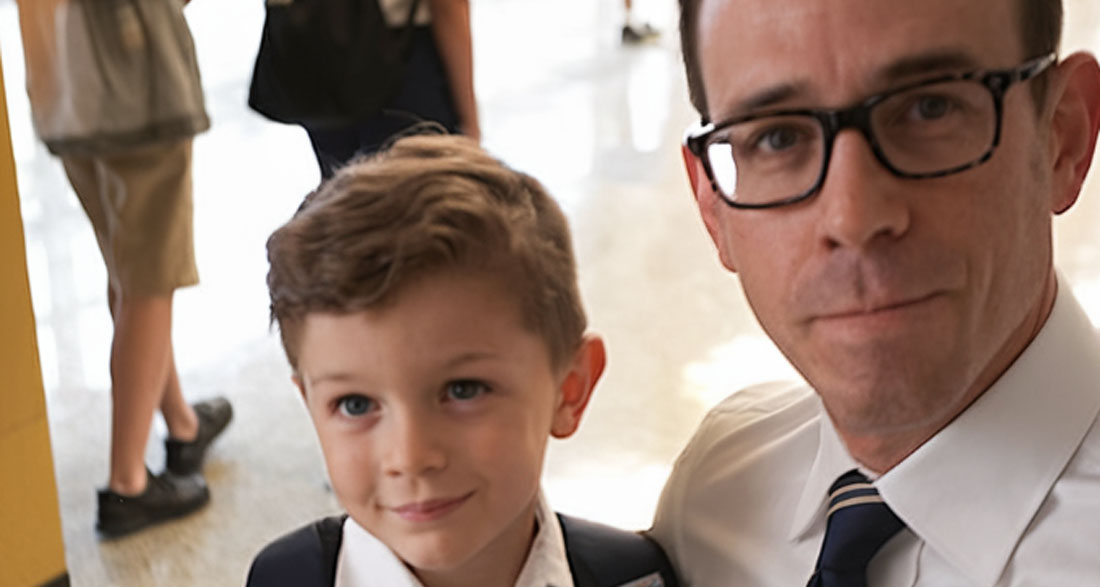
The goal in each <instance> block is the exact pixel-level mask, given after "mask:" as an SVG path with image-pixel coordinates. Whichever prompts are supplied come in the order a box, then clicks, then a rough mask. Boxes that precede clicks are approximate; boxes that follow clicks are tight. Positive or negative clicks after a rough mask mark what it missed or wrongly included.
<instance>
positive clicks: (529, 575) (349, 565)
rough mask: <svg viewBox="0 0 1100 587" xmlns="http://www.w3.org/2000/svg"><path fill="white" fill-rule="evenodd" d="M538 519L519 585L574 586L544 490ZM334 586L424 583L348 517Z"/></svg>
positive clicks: (395, 586) (413, 585) (403, 586)
mask: <svg viewBox="0 0 1100 587" xmlns="http://www.w3.org/2000/svg"><path fill="white" fill-rule="evenodd" d="M535 521H536V523H538V527H539V529H538V533H536V534H535V540H534V542H532V543H531V550H530V552H529V553H528V554H527V561H526V562H525V563H523V569H522V570H520V573H519V577H518V578H517V579H516V587H547V586H553V587H573V574H572V572H570V570H569V559H568V558H566V555H565V539H564V537H563V536H562V531H561V524H559V523H558V518H557V516H556V515H555V514H554V511H553V510H551V509H550V506H549V505H548V504H547V503H546V499H545V497H544V496H543V495H542V492H539V496H538V507H537V508H536V509H535ZM335 587H424V586H423V585H422V584H421V583H420V581H419V580H417V578H416V576H414V575H413V574H412V572H411V571H409V569H408V567H406V566H405V563H403V562H401V559H399V558H397V555H396V554H394V553H393V551H392V550H390V549H389V548H388V547H387V546H386V545H385V544H383V543H382V542H381V541H380V540H378V539H377V538H375V537H374V536H373V535H371V533H370V532H367V531H366V530H364V529H363V527H362V526H360V525H359V524H358V523H356V522H355V520H352V519H351V517H348V518H347V521H346V522H344V537H343V542H341V544H340V555H339V558H338V559H337V561H336V583H335Z"/></svg>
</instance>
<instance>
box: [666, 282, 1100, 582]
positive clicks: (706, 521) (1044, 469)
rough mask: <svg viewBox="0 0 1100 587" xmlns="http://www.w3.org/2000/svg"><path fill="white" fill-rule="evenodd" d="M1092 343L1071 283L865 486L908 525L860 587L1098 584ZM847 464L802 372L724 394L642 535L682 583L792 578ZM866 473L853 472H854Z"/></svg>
mask: <svg viewBox="0 0 1100 587" xmlns="http://www.w3.org/2000/svg"><path fill="white" fill-rule="evenodd" d="M1098 414H1100V340H1098V337H1097V334H1096V332H1095V331H1094V330H1093V326H1092V324H1091V323H1090V322H1089V320H1088V317H1087V316H1086V315H1085V313H1084V312H1083V311H1082V310H1081V308H1080V306H1079V305H1078V303H1077V301H1076V300H1075V299H1074V298H1073V295H1072V293H1070V292H1069V291H1068V288H1066V287H1061V288H1059V293H1058V296H1057V298H1056V300H1055V304H1054V308H1053V310H1052V311H1051V315H1050V317H1049V319H1048V320H1047V322H1046V324H1045V325H1044V326H1043V328H1042V330H1040V332H1039V334H1038V336H1037V337H1036V338H1035V339H1034V340H1033V341H1032V342H1031V344H1030V345H1029V346H1028V347H1027V349H1025V350H1024V352H1023V353H1022V354H1021V355H1020V357H1019V358H1017V360H1016V361H1015V362H1014V363H1013V364H1012V366H1011V367H1010V368H1009V369H1008V370H1007V371H1006V372H1005V373H1004V374H1003V375H1002V376H1001V377H1000V379H998V381H997V382H996V383H995V384H994V385H993V386H992V387H990V388H989V389H988V390H987V391H986V392H985V393H984V394H982V396H981V397H980V398H978V400H977V401H976V402H974V404H972V405H971V406H970V408H968V409H967V410H966V411H965V412H963V413H962V414H961V415H960V416H959V417H958V418H956V419H955V420H954V421H953V422H952V423H950V424H949V425H948V426H947V427H945V428H944V429H943V430H941V431H940V432H939V433H938V434H936V435H935V436H934V437H932V438H931V439H930V440H928V442H926V443H925V444H924V445H922V446H921V447H920V448H919V449H917V450H916V451H915V452H914V453H913V454H912V455H910V456H909V457H907V458H906V459H905V460H904V461H902V462H901V463H900V464H898V465H897V466H896V467H894V468H893V469H891V470H890V471H889V472H887V473H886V474H885V475H883V476H882V477H880V478H878V479H877V480H876V481H875V486H876V487H877V488H878V490H879V492H880V493H881V495H882V497H883V499H884V500H885V501H886V503H887V504H888V505H889V506H890V507H891V508H892V509H893V510H894V512H895V513H897V515H898V517H900V518H901V519H902V520H903V521H904V522H905V523H906V526H907V527H906V529H905V530H902V531H901V532H900V533H899V534H898V535H897V536H895V537H894V538H893V539H891V540H890V541H889V542H887V544H886V545H885V546H884V547H883V549H882V550H881V551H879V553H878V554H877V555H876V556H875V558H874V559H873V560H872V561H871V564H870V566H869V569H868V583H869V585H870V587H887V586H888V587H897V586H920V587H954V586H968V587H1008V586H1019V587H1023V586H1039V587H1047V586H1050V587H1063V586H1064V587H1077V586H1098V585H1100V423H1098ZM857 466H858V465H857V463H856V462H855V461H854V460H853V458H852V457H851V456H850V455H849V454H848V452H847V450H846V449H845V447H844V444H843V443H842V442H841V440H840V438H839V437H838V436H837V433H836V430H835V429H834V428H833V426H832V423H831V422H830V420H829V418H828V417H827V416H826V415H825V411H824V408H823V407H822V404H821V401H820V399H819V398H818V396H817V395H816V394H815V393H814V392H813V391H812V390H811V389H809V388H808V387H806V385H805V384H804V383H801V384H768V385H762V386H757V387H751V388H747V389H744V390H742V391H740V392H737V393H734V394H733V395H732V396H730V397H729V398H727V399H726V400H725V401H723V402H722V403H721V404H720V405H718V406H717V407H716V408H715V409H714V410H712V411H711V412H710V414H708V415H707V417H706V419H705V420H704V421H703V423H702V424H701V425H700V427H699V430H698V431H697V432H696V434H695V436H694V438H693V439H692V440H691V442H690V443H689V444H688V446H687V448H685V450H684V452H683V454H681V455H680V458H679V460H678V461H677V463H676V466H675V468H674V470H673V472H672V475H671V477H670V478H669V481H668V484H667V485H666V487H665V490H664V493H663V494H662V496H661V501H660V503H659V505H658V511H657V515H656V518H655V520H654V535H655V537H656V538H657V540H658V541H659V542H660V543H661V544H662V546H664V548H665V550H666V551H667V552H668V554H669V556H670V557H671V558H672V562H673V564H674V565H675V566H676V567H677V570H678V571H679V572H680V574H681V576H682V577H683V578H684V580H685V582H686V584H689V585H692V586H693V587H709V586H721V587H730V586H733V587H737V586H745V587H764V586H769V585H775V586H777V587H778V586H783V587H790V586H792V585H795V586H797V585H805V584H806V581H807V580H808V579H809V577H810V574H811V573H812V571H813V568H814V563H815V562H816V560H817V554H818V550H819V548H820V546H821V541H822V539H823V537H824V532H825V502H826V492H827V491H828V488H829V486H830V485H831V484H832V483H833V481H835V480H836V478H837V477H838V476H839V475H841V474H842V473H844V472H845V471H847V470H849V469H852V468H856V467H857ZM864 472H865V473H866V471H864Z"/></svg>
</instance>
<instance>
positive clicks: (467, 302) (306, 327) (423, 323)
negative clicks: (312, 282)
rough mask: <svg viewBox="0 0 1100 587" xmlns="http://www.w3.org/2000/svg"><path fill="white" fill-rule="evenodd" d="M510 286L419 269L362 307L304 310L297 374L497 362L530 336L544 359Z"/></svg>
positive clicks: (475, 276)
mask: <svg viewBox="0 0 1100 587" xmlns="http://www.w3.org/2000/svg"><path fill="white" fill-rule="evenodd" d="M513 289H514V288H512V287H510V286H508V285H507V281H506V280H504V279H497V278H495V277H494V276H493V275H484V274H481V273H479V272H464V271H447V272H442V273H426V274H425V275H424V276H423V277H422V278H418V279H416V280H413V281H410V282H409V283H406V284H404V285H402V287H400V288H398V289H395V290H393V291H392V292H390V293H389V294H388V295H387V297H386V298H385V299H384V300H383V301H381V302H379V303H376V304H371V305H370V306H369V307H368V308H366V309H362V310H354V311H346V312H340V311H318V312H310V313H307V314H306V315H305V317H304V319H303V321H302V328H301V336H300V340H301V349H300V353H299V355H300V359H299V371H300V373H301V374H302V376H303V378H304V379H305V380H311V379H316V378H319V377H322V376H324V374H325V373H336V372H343V371H345V370H347V369H354V368H357V367H363V368H364V369H365V370H371V368H375V369H376V368H377V367H378V366H380V365H383V366H384V365H392V366H394V367H398V366H404V367H405V368H408V369H420V368H427V367H431V368H441V369H446V368H450V367H458V366H461V365H463V364H471V363H475V362H488V361H494V360H505V359H507V358H508V357H511V356H512V355H513V354H515V353H516V352H519V351H521V350H522V349H521V347H523V346H524V345H525V344H528V345H529V344H530V343H531V339H534V341H535V342H537V344H538V345H539V347H540V349H541V352H542V353H543V354H545V355H547V356H548V355H549V350H548V349H547V345H546V344H545V342H544V341H543V340H542V338H541V337H540V336H538V335H537V334H535V333H534V332H533V329H532V328H530V326H529V325H528V324H527V321H526V320H524V319H523V313H522V311H521V307H520V303H519V301H518V299H517V294H516V292H515V291H513ZM368 359H371V360H375V361H376V363H374V364H373V366H372V364H371V363H370V362H369V361H368Z"/></svg>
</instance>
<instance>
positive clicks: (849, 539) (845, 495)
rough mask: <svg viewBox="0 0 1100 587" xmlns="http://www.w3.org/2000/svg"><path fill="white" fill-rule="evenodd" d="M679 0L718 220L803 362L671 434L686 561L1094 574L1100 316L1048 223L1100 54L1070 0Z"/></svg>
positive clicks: (932, 577) (711, 218) (673, 514)
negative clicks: (1068, 40) (783, 377)
mask: <svg viewBox="0 0 1100 587" xmlns="http://www.w3.org/2000/svg"><path fill="white" fill-rule="evenodd" d="M681 7H682V11H683V13H682V21H681V33H682V38H683V43H684V55H685V63H686V65H687V71H688V79H689V83H690V84H691V89H692V98H693V101H694V103H695V106H696V107H697V108H698V109H699V111H700V112H701V113H702V116H703V122H704V124H703V125H702V126H701V127H700V128H698V129H694V130H693V131H691V132H689V134H688V138H687V139H686V140H685V149H684V156H685V160H686V163H687V168H688V172H689V175H690V179H691V183H692V187H693V188H694V191H695V196H696V200H697V202H698V205H699V209H700V212H701V214H702V217H703V220H704V224H705V225H706V228H707V230H708V232H709V233H710V236H711V238H712V239H713V240H714V242H715V244H716V246H717V248H718V253H719V256H720V258H721V261H722V263H723V265H725V266H726V267H727V268H728V269H729V270H731V271H736V272H737V273H738V274H739V276H740V280H741V283H742V286H743V288H744V291H745V294H746V297H747V298H748V300H749V302H750V305H751V306H752V308H753V310H754V312H755V313H756V316H757V317H758V319H759V320H760V322H761V324H762V325H763V327H764V329H765V330H766V331H767V332H768V334H769V336H770V337H771V338H772V339H773V340H774V341H775V343H776V344H777V345H778V347H779V348H780V349H781V350H782V351H783V353H784V354H785V355H786V356H787V357H788V359H789V360H790V361H791V363H792V364H793V365H794V366H795V367H796V368H797V369H798V370H799V372H800V373H801V374H802V375H803V376H804V377H805V379H806V381H807V382H808V383H809V387H806V386H804V385H778V384H773V385H765V386H759V387H753V388H749V389H745V390H742V391H740V392H738V393H735V394H734V395H732V396H731V397H730V398H729V399H727V400H726V401H725V402H723V403H722V404H721V405H719V406H718V407H717V408H716V409H715V410H713V411H712V413H711V414H710V415H709V416H708V417H707V419H706V420H705V421H704V423H703V424H702V426H701V428H700V430H699V431H698V432H697V434H696V436H695V438H694V439H693V440H692V441H691V443H690V444H689V445H688V447H687V448H686V449H685V451H684V453H683V455H682V456H681V457H680V459H679V460H678V462H677V464H676V468H675V470H674V472H673V473H672V476H671V478H670V480H669V482H668V485H667V486H666V488H665V492H664V494H663V496H662V498H661V502H660V504H659V507H658V512H657V516H656V520H655V524H654V533H655V535H656V537H657V538H658V540H659V541H661V542H662V544H663V545H664V546H665V548H666V549H667V550H668V551H669V554H670V555H671V556H672V557H673V561H674V563H675V564H677V566H678V568H679V570H680V571H681V572H682V574H683V577H684V579H685V581H686V582H687V583H689V584H692V585H696V586H708V585H723V586H728V585H752V586H754V587H757V586H765V585H777V586H778V585H784V586H790V585H806V584H809V585H817V586H840V585H843V586H852V585H856V586H859V585H870V586H872V587H873V586H883V585H889V586H896V585H920V586H936V587H942V586H951V585H975V586H994V585H996V586H1002V585H1096V584H1100V556H1098V555H1097V553H1098V550H1097V544H1100V424H1098V423H1097V414H1098V413H1100V341H1098V339H1097V336H1096V334H1095V332H1094V330H1093V327H1092V326H1091V325H1090V324H1089V323H1088V320H1087V318H1086V316H1085V315H1084V313H1083V312H1082V311H1081V309H1080V307H1079V306H1078V305H1077V302H1076V301H1075V300H1074V298H1073V296H1072V293H1071V291H1070V287H1069V284H1067V283H1065V282H1064V281H1062V280H1060V279H1058V278H1057V275H1056V271H1055V269H1054V267H1053V261H1052V250H1051V248H1052V246H1051V224H1052V221H1051V219H1052V214H1058V213H1061V212H1064V211H1065V210H1067V209H1068V208H1069V207H1070V206H1072V205H1073V203H1074V201H1075V200H1076V198H1077V196H1078V193H1079V191H1080V188H1081V184H1082V182H1083V181H1084V178H1085V176H1086V174H1087V171H1088V168H1089V164H1090V162H1091V160H1092V154H1093V150H1094V147H1095V142H1096V136H1097V128H1098V126H1100V67H1098V65H1097V62H1096V60H1095V59H1094V58H1093V57H1092V56H1090V55H1086V54H1074V55H1071V56H1069V57H1066V58H1064V59H1061V60H1057V59H1055V51H1056V48H1057V46H1058V40H1059V35H1060V27H1061V4H1060V0H924V1H920V2H917V1H915V0H898V1H895V2H882V1H881V0H681ZM849 483H853V484H852V485H849ZM868 561H869V563H868Z"/></svg>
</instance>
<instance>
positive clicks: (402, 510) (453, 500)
mask: <svg viewBox="0 0 1100 587" xmlns="http://www.w3.org/2000/svg"><path fill="white" fill-rule="evenodd" d="M473 494H474V492H473V491H471V492H469V493H466V494H463V495H460V496H458V497H444V498H438V499H429V500H425V501H416V502H410V503H406V504H404V505H400V506H396V507H392V508H390V511H392V512H393V513H395V514H397V515H398V516H399V517H401V518H402V519H404V520H406V521H409V522H429V521H432V520H438V519H439V518H442V517H443V516H446V515H447V514H449V513H451V512H453V511H455V510H456V509H458V508H459V507H461V506H462V504H464V503H466V500H468V499H470V497H471V496H472V495H473Z"/></svg>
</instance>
